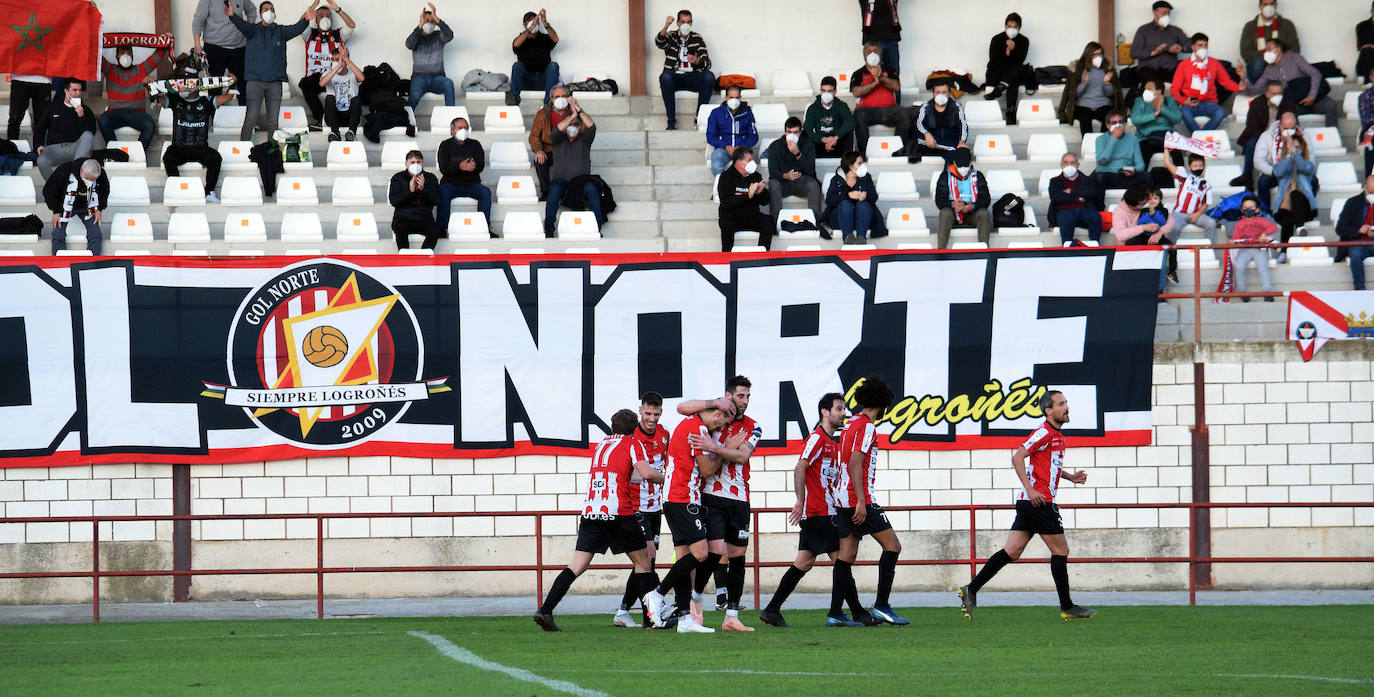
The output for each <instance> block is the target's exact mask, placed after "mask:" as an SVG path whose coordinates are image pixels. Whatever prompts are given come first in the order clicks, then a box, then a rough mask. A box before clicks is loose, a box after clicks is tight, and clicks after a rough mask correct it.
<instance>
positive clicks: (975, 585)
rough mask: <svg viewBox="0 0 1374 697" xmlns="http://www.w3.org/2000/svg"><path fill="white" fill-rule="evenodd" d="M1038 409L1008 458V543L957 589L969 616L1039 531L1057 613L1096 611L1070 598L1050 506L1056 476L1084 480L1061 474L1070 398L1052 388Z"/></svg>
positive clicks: (1061, 541) (1075, 615)
mask: <svg viewBox="0 0 1374 697" xmlns="http://www.w3.org/2000/svg"><path fill="white" fill-rule="evenodd" d="M1040 411H1042V412H1044V414H1045V423H1044V424H1043V425H1041V426H1040V428H1037V429H1035V431H1034V432H1033V433H1031V434H1030V437H1029V438H1027V439H1026V442H1025V443H1022V444H1021V447H1019V448H1017V449H1016V452H1014V453H1012V456H1011V466H1012V469H1014V470H1016V476H1017V477H1018V478H1020V480H1021V491H1020V492H1018V493H1017V494H1016V519H1015V520H1013V521H1012V523H1011V532H1010V533H1008V534H1007V544H1006V546H1005V547H1003V548H1002V549H999V550H997V553H996V554H993V555H992V556H991V557H990V558H989V559H988V562H987V563H986V564H984V565H983V570H982V571H979V572H978V575H977V576H975V577H974V578H973V581H971V582H970V583H969V584H968V585H967V586H963V587H961V588H960V589H959V609H961V610H963V612H964V617H967V618H968V619H969V620H972V619H973V610H974V608H976V607H978V591H979V590H980V589H982V587H983V586H984V585H985V584H987V582H988V581H991V580H992V577H993V576H995V575H997V572H998V571H1001V570H1002V567H1004V566H1006V565H1007V564H1010V563H1012V562H1014V561H1016V560H1017V559H1020V558H1021V553H1022V552H1024V551H1026V543H1027V542H1030V539H1031V537H1032V536H1034V535H1039V536H1040V539H1041V540H1043V541H1044V542H1045V546H1046V547H1049V548H1050V576H1052V577H1053V578H1054V588H1055V590H1057V591H1059V616H1060V617H1062V618H1064V620H1065V621H1068V620H1075V619H1087V618H1089V617H1092V616H1093V615H1095V614H1097V611H1096V610H1093V609H1091V608H1086V607H1079V606H1078V605H1074V603H1073V600H1072V599H1071V598H1070V597H1069V543H1068V540H1066V539H1065V538H1064V522H1063V520H1062V519H1061V518H1060V517H1059V507H1058V506H1056V505H1054V494H1055V491H1056V490H1058V488H1059V478H1060V476H1061V475H1062V476H1063V478H1064V479H1067V480H1069V481H1071V482H1073V483H1074V484H1082V483H1084V482H1086V481H1088V473H1087V472H1084V471H1083V470H1079V471H1077V472H1074V473H1073V474H1063V473H1062V469H1063V467H1064V434H1063V433H1062V432H1061V429H1062V428H1063V427H1064V424H1066V423H1068V422H1069V402H1068V400H1066V399H1064V393H1062V392H1058V391H1055V390H1051V391H1049V392H1046V393H1045V396H1043V397H1041V398H1040ZM1027 456H1030V461H1031V466H1030V470H1029V471H1028V470H1027V469H1026V457H1027Z"/></svg>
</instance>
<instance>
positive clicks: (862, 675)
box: [568, 668, 897, 678]
mask: <svg viewBox="0 0 1374 697" xmlns="http://www.w3.org/2000/svg"><path fill="white" fill-rule="evenodd" d="M568 672H571V673H625V674H631V673H676V674H682V675H719V674H721V673H726V674H730V675H779V676H787V675H799V676H809V677H840V678H850V677H852V678H876V677H890V676H893V675H897V673H835V672H828V671H811V670H750V669H747V668H726V669H719V670H682V669H671V668H669V669H647V668H646V669H634V668H611V669H595V668H586V669H583V668H572V669H569V670H568Z"/></svg>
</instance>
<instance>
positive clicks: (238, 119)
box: [163, 104, 248, 136]
mask: <svg viewBox="0 0 1374 697" xmlns="http://www.w3.org/2000/svg"><path fill="white" fill-rule="evenodd" d="M163 111H166V112H170V111H171V109H163ZM247 114H248V107H245V106H239V105H237V104H225V105H224V106H222V107H219V108H218V109H215V120H214V122H213V126H212V127H211V128H212V129H213V130H214V133H215V135H221V136H235V135H238V134H239V133H242V132H243V119H244V117H245V116H246V115H247Z"/></svg>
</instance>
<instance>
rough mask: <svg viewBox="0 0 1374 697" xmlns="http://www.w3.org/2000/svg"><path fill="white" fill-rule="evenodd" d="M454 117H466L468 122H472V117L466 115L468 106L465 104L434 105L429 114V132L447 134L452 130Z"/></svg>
mask: <svg viewBox="0 0 1374 697" xmlns="http://www.w3.org/2000/svg"><path fill="white" fill-rule="evenodd" d="M454 119H467V121H468V123H469V124H471V123H472V119H471V118H470V117H469V116H468V108H467V107H465V106H436V107H434V111H432V112H430V114H429V132H430V133H442V134H444V135H449V134H450V133H452V132H453V128H452V124H453V120H454Z"/></svg>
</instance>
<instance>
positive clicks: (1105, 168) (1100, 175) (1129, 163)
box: [1093, 111, 1149, 203]
mask: <svg viewBox="0 0 1374 697" xmlns="http://www.w3.org/2000/svg"><path fill="white" fill-rule="evenodd" d="M1093 178H1094V179H1096V180H1097V186H1098V189H1100V190H1101V191H1103V192H1104V194H1105V192H1106V190H1107V189H1129V188H1131V187H1134V186H1144V185H1145V184H1147V183H1148V182H1149V179H1148V178H1147V177H1146V176H1145V160H1143V159H1141V156H1140V141H1139V140H1137V139H1136V137H1135V134H1134V133H1127V132H1126V117H1125V115H1124V114H1122V113H1121V112H1119V111H1111V112H1108V113H1107V132H1106V133H1103V134H1101V135H1099V136H1097V169H1096V170H1094V171H1093ZM1099 203H1101V201H1099Z"/></svg>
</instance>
